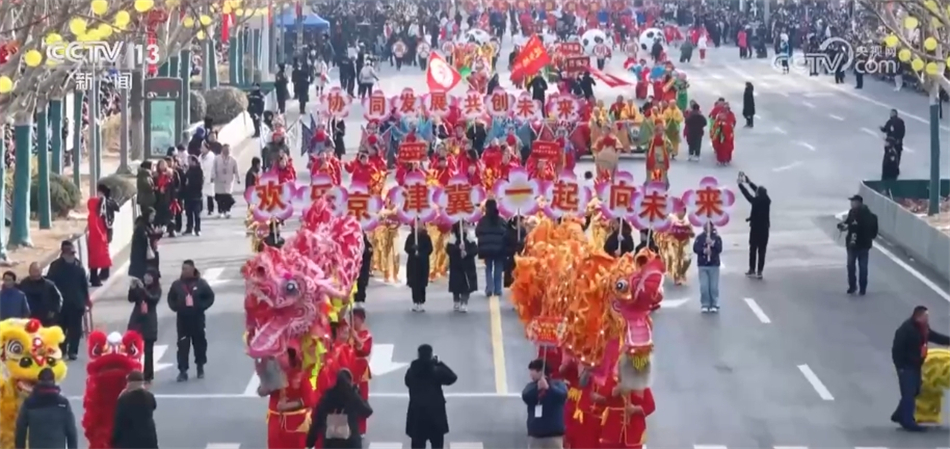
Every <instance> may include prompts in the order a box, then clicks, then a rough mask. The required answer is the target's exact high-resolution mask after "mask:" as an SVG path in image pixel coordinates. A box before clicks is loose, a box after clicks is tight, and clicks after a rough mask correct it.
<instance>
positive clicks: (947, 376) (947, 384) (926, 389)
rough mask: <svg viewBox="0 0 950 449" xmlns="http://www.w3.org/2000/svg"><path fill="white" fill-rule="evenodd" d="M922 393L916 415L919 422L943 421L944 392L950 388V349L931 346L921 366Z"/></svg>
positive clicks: (938, 422) (918, 399)
mask: <svg viewBox="0 0 950 449" xmlns="http://www.w3.org/2000/svg"><path fill="white" fill-rule="evenodd" d="M921 377H922V379H921V384H920V394H918V395H917V407H916V410H915V411H914V416H915V417H916V418H917V423H919V424H940V423H941V422H943V417H942V416H940V415H941V413H940V412H941V411H942V410H943V393H944V391H946V390H948V389H950V349H943V348H929V349H927V358H926V359H925V360H924V366H923V367H922V368H921Z"/></svg>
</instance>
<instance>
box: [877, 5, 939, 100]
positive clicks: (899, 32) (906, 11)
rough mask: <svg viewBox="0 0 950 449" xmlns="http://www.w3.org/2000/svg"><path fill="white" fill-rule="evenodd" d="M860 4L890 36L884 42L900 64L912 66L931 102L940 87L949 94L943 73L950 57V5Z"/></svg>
mask: <svg viewBox="0 0 950 449" xmlns="http://www.w3.org/2000/svg"><path fill="white" fill-rule="evenodd" d="M861 4H862V5H863V6H864V7H865V8H866V9H867V10H869V11H871V13H873V14H874V15H876V16H877V18H878V19H879V20H880V22H881V24H882V25H883V26H884V27H885V28H886V29H887V30H888V31H889V32H890V35H889V36H887V37H886V38H885V42H886V43H887V44H888V46H889V47H896V48H897V51H898V55H899V56H903V57H901V58H900V59H901V60H903V61H905V62H908V63H910V64H911V68H912V69H913V70H912V71H913V73H914V74H915V75H916V76H917V77H918V78H919V79H920V81H921V82H922V83H923V84H924V85H925V86H927V88H928V91H930V93H931V98H937V97H938V96H939V92H940V87H943V89H944V90H947V91H950V79H948V76H947V70H946V69H947V63H948V61H947V58H948V56H950V10H948V8H950V2H948V1H947V0H900V1H893V2H892V1H888V2H884V1H880V0H861ZM901 53H903V55H901ZM908 56H909V57H908Z"/></svg>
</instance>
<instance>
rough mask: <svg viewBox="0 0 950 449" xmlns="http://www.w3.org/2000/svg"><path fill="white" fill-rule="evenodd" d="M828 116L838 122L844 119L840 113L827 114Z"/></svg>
mask: <svg viewBox="0 0 950 449" xmlns="http://www.w3.org/2000/svg"><path fill="white" fill-rule="evenodd" d="M828 117H831V118H833V119H835V120H837V121H839V122H843V121H844V117H842V116H840V115H834V114H828Z"/></svg>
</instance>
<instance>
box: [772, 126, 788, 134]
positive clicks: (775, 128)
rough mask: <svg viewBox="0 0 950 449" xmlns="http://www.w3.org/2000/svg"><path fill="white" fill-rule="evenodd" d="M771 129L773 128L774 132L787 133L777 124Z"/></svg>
mask: <svg viewBox="0 0 950 449" xmlns="http://www.w3.org/2000/svg"><path fill="white" fill-rule="evenodd" d="M772 129H774V130H775V132H777V133H779V134H788V132H786V131H785V130H784V129H782V128H779V127H778V126H773V127H772Z"/></svg>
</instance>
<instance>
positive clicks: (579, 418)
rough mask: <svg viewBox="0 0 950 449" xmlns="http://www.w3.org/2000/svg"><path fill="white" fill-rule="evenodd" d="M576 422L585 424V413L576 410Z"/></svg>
mask: <svg viewBox="0 0 950 449" xmlns="http://www.w3.org/2000/svg"><path fill="white" fill-rule="evenodd" d="M573 418H574V421H577V422H579V423H581V424H584V412H583V411H580V410H574V416H573Z"/></svg>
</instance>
